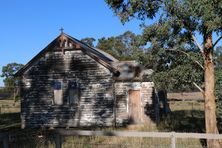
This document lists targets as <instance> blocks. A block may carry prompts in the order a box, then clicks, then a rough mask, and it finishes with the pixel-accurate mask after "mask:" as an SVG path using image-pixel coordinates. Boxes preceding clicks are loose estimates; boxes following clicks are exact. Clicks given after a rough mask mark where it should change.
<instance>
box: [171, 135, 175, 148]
mask: <svg viewBox="0 0 222 148" xmlns="http://www.w3.org/2000/svg"><path fill="white" fill-rule="evenodd" d="M171 148H176V137H175V132H171Z"/></svg>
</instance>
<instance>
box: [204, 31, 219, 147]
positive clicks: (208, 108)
mask: <svg viewBox="0 0 222 148" xmlns="http://www.w3.org/2000/svg"><path fill="white" fill-rule="evenodd" d="M204 69H205V71H204V80H205V92H204V99H205V105H204V109H205V126H206V133H215V134H218V129H217V118H216V103H215V95H214V86H215V80H214V63H213V44H212V33H210V34H208V35H207V36H205V37H204ZM207 147H208V148H221V147H222V145H220V140H207Z"/></svg>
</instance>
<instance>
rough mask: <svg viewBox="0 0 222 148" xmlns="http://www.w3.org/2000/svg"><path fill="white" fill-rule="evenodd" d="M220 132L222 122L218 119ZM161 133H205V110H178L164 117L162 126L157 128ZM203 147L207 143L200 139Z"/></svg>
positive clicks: (221, 130) (220, 130)
mask: <svg viewBox="0 0 222 148" xmlns="http://www.w3.org/2000/svg"><path fill="white" fill-rule="evenodd" d="M217 123H218V126H217V127H218V130H219V132H220V133H221V132H222V120H221V118H217ZM157 128H158V129H159V131H166V132H171V131H175V132H186V133H205V132H206V131H205V118H204V111H203V110H176V111H172V112H170V113H169V114H167V115H163V116H162V120H161V122H160V124H159V125H158V126H157ZM200 143H201V145H202V146H203V147H205V146H206V141H205V140H204V139H200Z"/></svg>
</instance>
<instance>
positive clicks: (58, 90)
mask: <svg viewBox="0 0 222 148" xmlns="http://www.w3.org/2000/svg"><path fill="white" fill-rule="evenodd" d="M53 90H54V104H56V105H62V104H63V93H62V82H61V81H55V82H54V84H53Z"/></svg>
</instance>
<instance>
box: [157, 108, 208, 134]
mask: <svg viewBox="0 0 222 148" xmlns="http://www.w3.org/2000/svg"><path fill="white" fill-rule="evenodd" d="M158 129H159V130H160V131H175V132H189V133H191V132H193V133H202V132H205V121H204V112H203V111H200V110H178V111H172V112H170V113H169V114H167V115H163V116H162V119H161V122H160V124H159V125H158Z"/></svg>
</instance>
